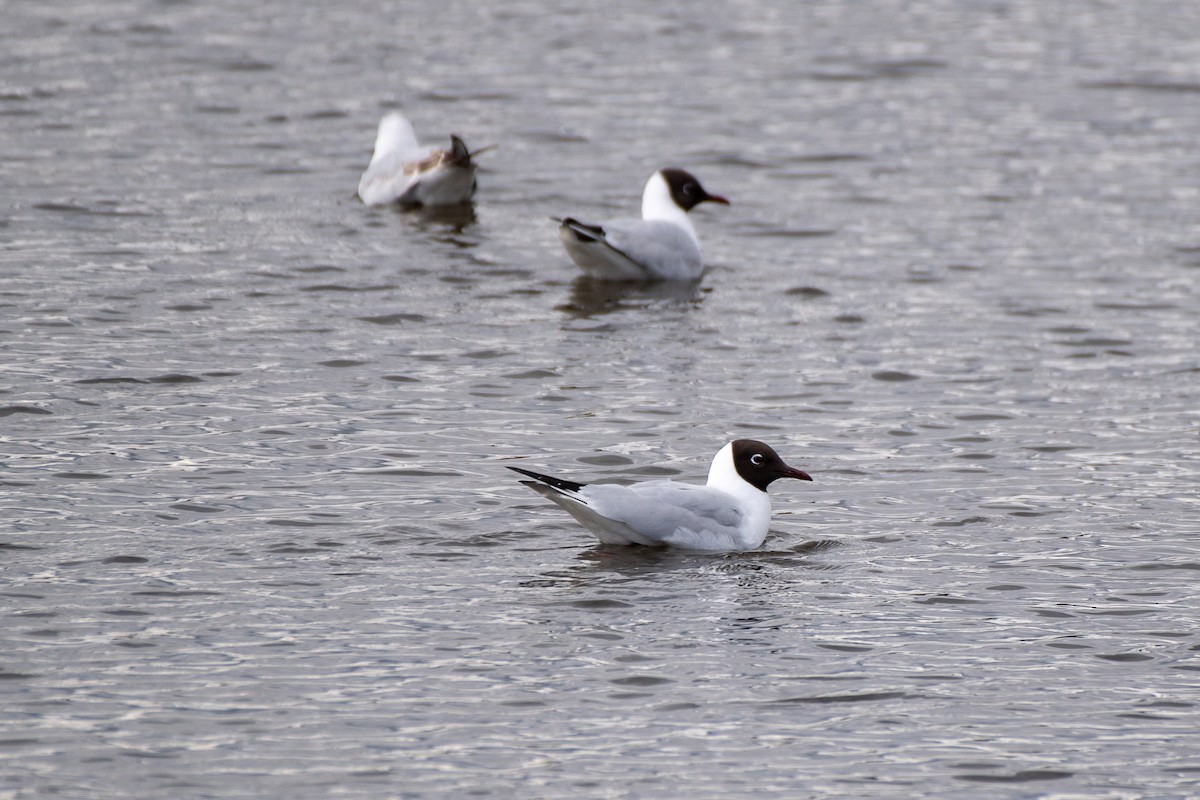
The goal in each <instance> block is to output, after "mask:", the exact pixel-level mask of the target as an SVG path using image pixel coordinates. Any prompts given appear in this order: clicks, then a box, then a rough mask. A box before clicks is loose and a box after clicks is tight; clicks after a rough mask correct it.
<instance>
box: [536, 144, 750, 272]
mask: <svg viewBox="0 0 1200 800" xmlns="http://www.w3.org/2000/svg"><path fill="white" fill-rule="evenodd" d="M705 201H708V202H712V203H720V204H722V205H729V201H728V200H726V199H725V198H724V197H721V196H719V195H713V194H709V193H708V192H707V191H705V190H704V187H703V186H701V185H700V181H698V180H696V178H695V176H693V175H692V174H691V173H689V172H686V171H684V170H681V169H674V168H668V169H662V170H659V171H658V172H656V173H654V174H653V175H651V176H650V179H649V180H648V181H646V187H645V189H643V191H642V218H641V219H626V218H620V219H614V220H611V221H609V222H604V223H602V224H599V225H593V224H589V223H586V222H581V221H579V220H577V219H574V218H573V217H566V218H564V219H561V220H558V222H559V223H560V225H559V229H558V235H559V238H560V239H561V240H562V243H563V247H565V248H566V250H567V255H569V256H570V257H571V260H572V261H574V262H575V263H576V264H577V265H579V267H580V269H582V270H583V271H584V272H585V273H586V274H588V275H590V276H592V277H593V278H596V279H597V280H605V281H661V280H676V281H677V280H695V279H697V278H699V277H700V275H701V273H702V272H703V271H704V262H703V260H702V259H701V256H700V240H699V239H698V238H697V236H696V229H695V227H694V226H693V225H692V221H691V219H690V218H689V217H688V213H687V212H688V211H690V210H691V209H692V208H694V207H695V206H697V205H699V204H700V203H703V202H705Z"/></svg>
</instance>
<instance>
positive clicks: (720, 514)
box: [509, 439, 812, 552]
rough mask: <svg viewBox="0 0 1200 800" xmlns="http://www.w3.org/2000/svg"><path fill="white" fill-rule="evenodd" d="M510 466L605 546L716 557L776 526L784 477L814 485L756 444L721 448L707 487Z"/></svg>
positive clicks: (745, 546)
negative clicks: (774, 486) (774, 489)
mask: <svg viewBox="0 0 1200 800" xmlns="http://www.w3.org/2000/svg"><path fill="white" fill-rule="evenodd" d="M509 469H511V470H515V471H517V472H519V473H521V474H522V475H526V476H528V477H530V478H532V479H533V480H528V481H521V483H523V484H524V485H526V486H528V487H529V488H530V489H533V490H534V491H535V492H537V493H538V494H541V495H543V496H545V497H547V498H549V499H550V500H553V501H554V502H555V503H557V504H558V505H560V506H562V507H563V508H565V509H566V510H567V511H568V512H569V513H570V514H571V516H573V517H574V518H575V519H577V520H579V522H581V523H582V524H583V526H584V527H585V528H587V529H588V530H590V531H592V533H594V534H596V537H597V538H599V539H600V541H601V542H602V543H604V544H641V545H647V546H651V547H677V548H680V549H685V550H707V551H709V552H729V551H741V550H753V549H754V548H756V547H758V546H759V545H760V544H762V542H763V539H765V538H766V536H767V528H768V526H769V525H770V523H771V501H770V499H769V498H768V497H767V486H768V485H770V483H771V482H772V481H774V480H776V479H778V478H796V479H798V480H802V481H811V480H812V478H810V477H809V476H808V473H807V472H803V471H801V470H798V469H795V468H793V467H789V466H788V465H787V464H785V463H783V459H781V458H780V457H779V456H778V455H777V454H776V453H775V451H774V450H772V449H771V448H770V447H768V446H767V445H765V444H763V443H762V442H756V441H754V440H753V439H738V440H737V441H733V442H730V443H729V444H727V445H725V446H724V447H722V448H721V450H720V452H718V453H717V455H716V457H715V458H713V462H712V466H711V467H710V468H709V470H708V483H707V484H706V485H704V486H697V485H695V484H691V483H677V482H675V481H645V482H643V483H635V484H633V485H631V486H621V485H619V484H613V483H592V484H585V483H575V482H574V481H566V480H563V479H561V478H554V477H551V476H549V475H540V474H538V473H536V472H530V471H529V470H525V469H521V468H519V467H509Z"/></svg>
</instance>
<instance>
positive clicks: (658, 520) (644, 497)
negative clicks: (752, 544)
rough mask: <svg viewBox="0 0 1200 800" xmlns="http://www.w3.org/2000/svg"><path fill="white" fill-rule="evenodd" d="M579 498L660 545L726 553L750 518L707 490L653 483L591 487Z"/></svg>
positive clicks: (730, 500) (726, 497) (724, 496)
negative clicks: (746, 519)
mask: <svg viewBox="0 0 1200 800" xmlns="http://www.w3.org/2000/svg"><path fill="white" fill-rule="evenodd" d="M579 497H580V499H582V500H583V501H584V502H586V503H587V505H588V507H589V508H591V509H592V510H593V511H594V512H595V513H597V514H600V515H602V516H604V517H606V518H608V519H611V520H615V521H617V522H619V523H621V524H622V525H624V526H626V527H628V528H629V529H630V530H632V531H633V532H634V533H636V534H637V535H638V537H639V539H643V540H646V541H649V542H652V543H655V544H665V545H674V546H677V547H688V548H691V549H696V550H725V549H728V548H729V547H730V545H731V543H733V542H737V541H738V529H739V526H740V525H741V523H742V520H743V518H744V514H743V512H742V511H741V510H740V509H739V508H738V506H737V504H736V503H735V502H734V500H733V498H732V497H730V496H729V495H727V494H725V493H724V492H721V491H718V490H716V489H710V488H708V487H706V486H695V485H692V484H687V483H676V482H674V481H647V482H645V483H638V484H634V485H633V486H618V485H615V484H595V483H593V484H589V485H588V486H586V487H584V489H583V490H581V491H580V492H579Z"/></svg>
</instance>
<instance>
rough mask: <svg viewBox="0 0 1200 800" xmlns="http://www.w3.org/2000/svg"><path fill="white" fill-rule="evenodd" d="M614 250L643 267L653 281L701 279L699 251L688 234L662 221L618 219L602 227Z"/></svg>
mask: <svg viewBox="0 0 1200 800" xmlns="http://www.w3.org/2000/svg"><path fill="white" fill-rule="evenodd" d="M603 228H604V233H605V240H606V241H607V242H608V244H609V246H611V247H612V248H613V249H615V250H617V251H619V252H620V253H622V254H624V255H625V256H626V257H627V258H629V259H630V260H631V261H633V262H635V263H637V264H639V265H641V266H642V268H643V269H645V270H646V272H647V273H648V274H649V276H650V277H651V278H658V279H661V280H689V279H693V278H698V277H700V273H701V272H702V271H703V268H704V266H703V262H702V261H701V259H700V248H698V247H696V243H695V242H694V241H692V238H691V237H690V236H688V234H687V231H685V230H683V229H682V228H680V227H679V226H678V225H675V224H673V223H670V222H665V221H663V220H642V219H615V220H612V221H611V222H606V223H604V225H603Z"/></svg>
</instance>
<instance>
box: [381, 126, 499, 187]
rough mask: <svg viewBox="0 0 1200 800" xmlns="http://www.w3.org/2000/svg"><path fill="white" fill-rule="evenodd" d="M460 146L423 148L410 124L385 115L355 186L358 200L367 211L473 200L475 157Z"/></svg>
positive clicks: (457, 140)
mask: <svg viewBox="0 0 1200 800" xmlns="http://www.w3.org/2000/svg"><path fill="white" fill-rule="evenodd" d="M490 149H491V147H482V148H480V149H479V150H476V151H475V152H474V153H472V152H471V151H469V150H468V149H467V146H466V145H465V144H464V143H463V140H462V139H460V138H458V137H457V136H455V135H453V134H451V135H450V148H449V149H448V150H439V149H437V148H435V147H429V146H424V147H422V146H421V145H420V144H418V143H417V134H416V132H415V131H414V130H413V126H412V123H411V122H409V121H408V118H407V117H405V116H404V115H403V114H401V113H400V112H399V111H392V112H390V113H388V114H385V115H384V117H383V119H381V120H380V121H379V133H378V134H376V136H375V152H374V154H373V155H372V156H371V162H370V163H369V164H368V165H367V169H366V171H365V172H363V175H362V179H361V180H359V182H358V196H359V197H361V198H362V201H363V202H364V203H366V204H367V205H369V206H379V205H385V204H387V203H399V204H400V205H405V206H450V205H457V204H459V203H465V202H466V201H468V200H470V199H471V197H472V196H473V195H474V194H475V188H476V183H475V166H476V165H475V162H474V161H473V160H472V156H477V155H479V154H480V153H482V152H484V151H485V150H490Z"/></svg>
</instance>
